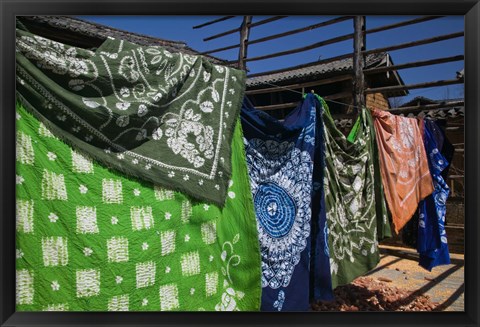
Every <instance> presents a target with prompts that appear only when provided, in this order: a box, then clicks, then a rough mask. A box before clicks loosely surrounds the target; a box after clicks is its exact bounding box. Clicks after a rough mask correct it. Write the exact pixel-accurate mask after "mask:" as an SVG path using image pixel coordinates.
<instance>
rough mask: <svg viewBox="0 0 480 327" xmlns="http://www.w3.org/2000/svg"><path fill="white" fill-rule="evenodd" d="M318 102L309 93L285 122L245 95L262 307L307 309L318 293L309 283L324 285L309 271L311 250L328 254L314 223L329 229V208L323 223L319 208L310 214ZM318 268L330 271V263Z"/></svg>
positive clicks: (314, 272)
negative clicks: (258, 107) (315, 233)
mask: <svg viewBox="0 0 480 327" xmlns="http://www.w3.org/2000/svg"><path fill="white" fill-rule="evenodd" d="M320 108H321V105H320V103H319V101H318V100H317V99H316V98H315V97H314V95H313V94H311V95H310V94H309V95H307V97H306V98H305V99H304V100H303V101H302V102H301V104H299V106H298V107H297V108H296V109H295V110H293V111H292V112H291V113H290V114H289V115H288V116H287V117H286V118H285V121H284V122H283V123H281V122H279V121H277V120H276V119H274V118H273V117H271V116H269V115H268V114H266V113H264V112H261V111H259V110H256V109H254V108H253V106H252V105H251V104H250V103H249V101H248V100H245V101H244V106H243V108H242V112H241V120H242V128H243V131H244V141H245V152H246V157H247V165H248V170H249V177H250V184H251V190H252V193H253V201H254V206H255V211H256V216H257V228H258V233H259V242H260V249H261V254H262V281H261V282H262V306H261V310H262V311H307V310H309V308H310V305H309V304H310V300H311V299H312V298H315V295H314V294H312V293H313V291H312V290H311V288H315V287H317V285H318V287H320V286H321V285H323V284H321V283H313V285H311V279H315V277H317V276H320V275H322V274H321V273H318V272H317V271H311V264H310V262H311V259H312V257H311V255H312V253H313V256H315V255H316V253H318V252H321V253H322V255H325V250H324V246H323V244H325V242H323V244H322V242H321V240H320V241H317V237H319V234H320V233H317V235H314V238H312V228H315V229H316V230H318V229H320V228H324V229H325V231H326V223H325V221H326V218H325V213H323V218H324V219H323V224H322V222H321V221H320V219H319V217H320V216H321V215H320V214H318V213H315V214H314V215H312V196H313V195H314V193H313V182H314V181H313V170H314V158H315V149H316V145H315V141H316V134H315V133H316V130H317V126H316V124H317V117H318V116H319V115H318V114H317V112H319V110H320ZM320 168H321V166H320ZM317 210H320V209H317ZM312 217H315V219H312ZM314 221H315V224H313V222H314ZM320 226H321V227H320ZM323 232H324V231H323V230H322V233H323ZM322 236H323V239H325V236H324V235H323V234H322ZM312 240H313V242H312ZM312 248H314V249H315V251H313V252H312V251H311V249H312ZM327 256H328V251H327ZM312 261H313V260H312ZM326 261H327V262H329V260H328V259H327V260H326ZM318 269H323V270H324V271H327V272H329V269H330V267H329V266H328V267H323V266H322V267H316V268H315V270H318ZM328 277H329V276H328ZM327 288H328V283H327ZM316 294H328V290H327V291H326V292H325V291H324V292H318V291H317V292H316ZM329 294H330V295H331V284H330V293H329Z"/></svg>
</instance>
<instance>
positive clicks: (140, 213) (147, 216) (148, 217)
mask: <svg viewBox="0 0 480 327" xmlns="http://www.w3.org/2000/svg"><path fill="white" fill-rule="evenodd" d="M130 218H131V220H132V229H133V230H134V231H139V230H142V229H150V228H152V227H153V226H154V221H153V214H152V207H130Z"/></svg>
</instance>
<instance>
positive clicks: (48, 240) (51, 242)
mask: <svg viewBox="0 0 480 327" xmlns="http://www.w3.org/2000/svg"><path fill="white" fill-rule="evenodd" d="M42 254H43V265H44V266H45V267H55V266H66V265H67V264H68V239H67V238H66V237H65V238H64V237H56V236H52V237H42Z"/></svg>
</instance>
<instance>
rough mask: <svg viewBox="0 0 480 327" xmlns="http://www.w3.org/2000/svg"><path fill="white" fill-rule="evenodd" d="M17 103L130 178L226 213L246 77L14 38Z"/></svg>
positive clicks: (115, 49) (144, 50) (136, 48)
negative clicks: (225, 204) (206, 203)
mask: <svg viewBox="0 0 480 327" xmlns="http://www.w3.org/2000/svg"><path fill="white" fill-rule="evenodd" d="M16 72H17V85H16V86H17V92H18V94H17V95H18V97H19V100H21V101H22V103H23V104H24V105H25V106H28V108H29V109H30V110H31V111H32V112H33V113H34V115H35V116H36V117H37V118H38V119H42V118H43V117H44V118H45V119H44V120H42V122H43V123H45V124H46V125H47V126H51V127H52V128H53V127H56V134H57V135H58V137H59V138H60V139H62V140H64V141H65V142H67V143H68V144H71V145H72V146H74V147H75V148H76V149H80V150H82V151H83V152H85V153H87V154H88V155H89V156H91V157H92V158H94V159H95V160H96V161H98V162H101V163H103V164H104V165H109V166H111V167H113V168H115V169H117V170H119V171H121V172H124V173H126V174H128V175H130V176H132V177H136V178H140V179H142V180H147V181H150V182H153V183H159V184H161V185H165V186H167V187H168V188H170V189H173V190H178V191H181V192H184V193H186V194H188V195H190V196H192V197H195V198H197V199H199V200H202V201H207V202H210V203H215V204H217V205H220V206H223V204H224V202H225V199H226V198H227V193H228V181H229V180H230V175H231V162H230V159H231V150H230V145H231V141H232V136H233V133H234V128H235V123H236V120H237V118H238V115H239V112H240V106H241V103H242V100H243V95H244V89H245V72H243V71H241V70H237V69H234V68H231V67H224V66H220V65H215V64H212V63H211V62H209V61H208V60H206V59H205V58H204V57H202V56H194V55H187V54H182V53H170V52H168V51H166V50H165V49H164V48H162V47H159V46H140V45H137V44H133V43H130V42H126V41H123V40H117V39H110V38H109V39H107V40H105V41H104V43H103V44H102V45H101V46H100V47H99V48H98V49H96V50H95V51H90V50H86V49H82V48H76V47H72V46H68V45H65V44H62V43H59V42H55V41H53V40H50V39H47V38H44V37H40V36H38V35H34V34H32V33H29V32H27V31H24V30H21V29H17V31H16Z"/></svg>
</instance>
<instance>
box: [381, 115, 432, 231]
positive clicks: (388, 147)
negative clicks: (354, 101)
mask: <svg viewBox="0 0 480 327" xmlns="http://www.w3.org/2000/svg"><path fill="white" fill-rule="evenodd" d="M373 117H374V124H375V133H376V135H377V144H378V149H379V157H380V167H381V170H380V171H381V173H382V183H383V187H384V189H385V196H386V199H387V203H388V206H389V209H390V212H391V213H392V220H393V224H394V226H395V232H397V233H398V232H399V231H400V229H402V228H403V226H405V224H406V223H407V222H408V221H409V220H410V219H411V218H412V216H413V214H414V212H415V211H416V210H417V207H418V203H419V202H420V201H421V200H423V199H424V198H425V197H427V196H428V195H430V194H432V192H433V182H432V176H431V174H430V170H429V168H428V161H427V155H426V153H425V147H424V145H423V141H422V140H423V138H422V133H421V132H420V129H419V127H418V121H417V120H416V119H415V118H407V117H400V116H395V115H393V114H391V113H389V112H386V111H383V110H373Z"/></svg>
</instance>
